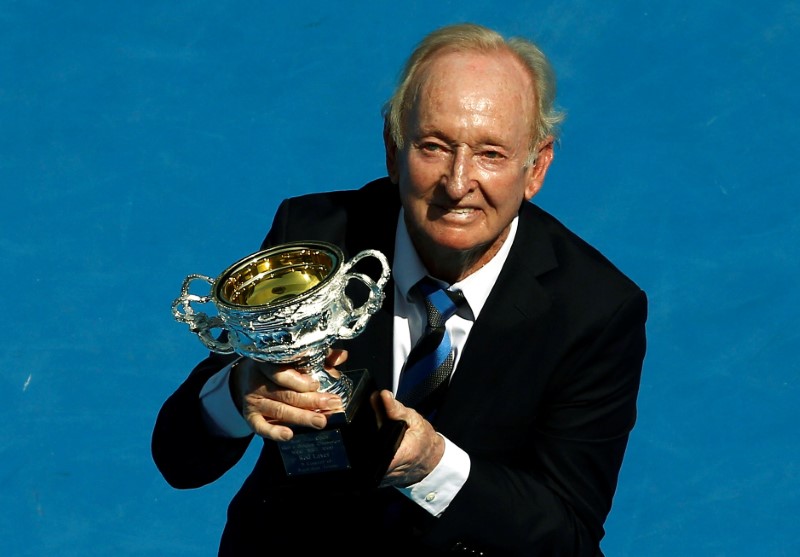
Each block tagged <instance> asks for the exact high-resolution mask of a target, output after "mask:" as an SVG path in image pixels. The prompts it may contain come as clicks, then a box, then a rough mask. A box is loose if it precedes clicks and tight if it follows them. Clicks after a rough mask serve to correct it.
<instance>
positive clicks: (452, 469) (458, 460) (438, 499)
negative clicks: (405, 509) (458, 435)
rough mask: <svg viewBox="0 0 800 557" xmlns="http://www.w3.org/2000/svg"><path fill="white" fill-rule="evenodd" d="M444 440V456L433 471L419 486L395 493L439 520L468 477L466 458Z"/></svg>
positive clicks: (443, 437)
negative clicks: (400, 494) (403, 496)
mask: <svg viewBox="0 0 800 557" xmlns="http://www.w3.org/2000/svg"><path fill="white" fill-rule="evenodd" d="M437 435H439V436H440V437H441V438H442V439H444V454H443V455H442V460H440V461H439V464H437V465H436V468H434V469H433V471H432V472H431V473H430V474H428V476H427V477H426V478H425V479H423V480H422V481H420V482H417V483H415V484H413V485H410V486H408V487H398V488H397V490H398V491H400V493H402V494H403V495H405V496H406V497H408V498H409V499H411V500H412V501H414V502H415V503H416V504H418V505H419V506H420V507H422V508H423V509H425V510H426V511H428V512H429V513H431V514H432V515H433V516H439V515H440V514H442V513H443V512H444V511H445V509H447V507H448V506H449V505H450V503H452V501H453V499H454V498H455V496H456V495H457V494H458V492H459V490H460V489H461V488H462V487H463V486H464V483H466V481H467V477H468V476H469V469H470V460H469V455H468V454H467V453H466V452H465V451H464V450H463V449H461V448H460V447H458V446H457V445H456V444H454V443H453V442H452V441H450V440H449V439H448V438H447V437H445V436H444V435H442V434H437Z"/></svg>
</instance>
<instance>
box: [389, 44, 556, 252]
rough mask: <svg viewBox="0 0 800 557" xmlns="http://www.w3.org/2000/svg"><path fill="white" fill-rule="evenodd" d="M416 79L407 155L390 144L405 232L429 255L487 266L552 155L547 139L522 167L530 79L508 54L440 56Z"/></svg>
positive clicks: (529, 114) (527, 132) (528, 123)
mask: <svg viewBox="0 0 800 557" xmlns="http://www.w3.org/2000/svg"><path fill="white" fill-rule="evenodd" d="M420 79H421V89H420V93H419V95H418V97H417V101H416V103H415V105H414V107H413V109H412V111H411V113H410V114H409V117H408V120H407V122H406V132H407V133H406V141H405V144H404V146H403V149H402V150H396V149H395V150H394V151H391V149H392V146H391V144H390V145H388V146H387V161H388V163H387V164H388V167H389V173H390V176H391V177H392V178H393V180H395V181H397V182H398V183H399V186H400V196H401V199H402V202H403V206H404V208H405V212H406V222H407V225H408V228H409V232H410V233H411V236H412V238H413V239H414V242H415V244H416V245H417V249H418V250H419V251H421V252H426V251H427V252H428V257H436V256H437V255H439V254H448V253H450V252H452V251H453V250H455V251H464V250H466V251H473V252H475V253H479V254H480V253H481V252H482V251H483V250H485V254H484V255H483V256H482V257H481V259H482V260H483V263H485V261H488V259H489V258H491V256H492V255H494V253H495V252H496V251H497V249H499V247H500V245H502V243H503V241H504V240H505V238H506V236H507V234H508V228H509V224H510V223H511V220H512V219H513V218H514V216H515V215H516V214H517V211H518V209H519V206H520V204H521V203H522V201H523V200H527V199H530V198H531V197H533V195H534V194H535V193H536V192H537V191H538V190H539V188H540V187H541V185H542V180H543V179H544V175H545V172H546V170H547V166H548V165H549V163H550V160H551V158H552V142H551V141H546V142H544V143H543V145H544V146H543V147H542V150H541V151H540V154H539V157H538V159H537V163H536V165H535V166H530V165H526V162H527V158H528V155H529V144H530V137H531V133H532V132H531V130H532V129H533V126H532V123H533V122H532V118H534V106H533V103H534V98H533V94H532V92H531V91H532V88H531V83H530V78H529V77H528V75H527V73H525V72H524V71H523V69H522V65H521V64H520V63H519V62H518V61H517V60H516V59H515V58H513V57H512V56H511V55H510V54H508V53H496V54H480V53H475V52H466V53H458V52H450V53H444V54H439V55H437V56H436V58H435V59H434V60H432V61H431V62H430V65H429V66H428V67H427V68H426V69H425V70H424V71H423V74H422V76H421V78H420ZM422 255H423V259H425V257H424V256H425V254H424V253H423V254H422ZM426 263H427V262H426Z"/></svg>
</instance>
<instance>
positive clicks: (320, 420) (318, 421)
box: [311, 414, 328, 429]
mask: <svg viewBox="0 0 800 557" xmlns="http://www.w3.org/2000/svg"><path fill="white" fill-rule="evenodd" d="M326 423H328V420H327V419H326V418H325V416H323V415H322V414H319V415H317V416H314V417H313V418H311V425H312V426H314V427H315V428H317V429H322V428H323V427H325V424H326Z"/></svg>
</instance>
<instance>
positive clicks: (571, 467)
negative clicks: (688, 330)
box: [429, 291, 647, 556]
mask: <svg viewBox="0 0 800 557" xmlns="http://www.w3.org/2000/svg"><path fill="white" fill-rule="evenodd" d="M646 313H647V302H646V297H645V295H644V293H643V292H642V291H638V292H637V293H635V294H634V295H633V296H631V297H629V298H628V299H627V300H626V301H625V302H624V303H623V304H622V305H621V306H620V307H619V309H618V310H617V311H616V312H615V313H614V315H613V316H612V317H611V318H610V319H609V320H608V321H607V323H606V324H605V326H604V328H603V329H602V330H600V331H592V333H591V334H590V335H586V338H587V339H591V340H585V341H584V343H583V345H573V346H572V347H571V348H570V349H569V350H567V351H565V353H564V354H563V359H562V361H561V362H560V363H559V364H558V368H559V369H558V370H557V372H556V373H554V374H553V380H552V381H551V384H549V385H548V387H547V392H546V394H545V395H544V396H543V400H544V401H545V402H544V403H543V405H542V406H541V410H540V411H539V412H538V415H537V416H536V417H535V420H534V424H533V426H532V427H530V428H527V429H525V430H524V431H523V430H520V431H518V432H517V433H518V434H519V435H520V440H519V441H520V443H521V444H522V445H523V446H524V448H522V449H521V451H519V452H518V454H517V455H516V456H515V457H514V458H511V459H497V458H492V457H491V456H487V457H484V456H481V455H474V454H471V459H472V467H471V471H470V476H469V479H468V480H467V482H466V484H465V485H464V487H463V488H462V490H461V491H460V492H459V494H458V495H457V496H456V497H455V499H454V500H453V502H452V504H451V505H450V507H449V508H448V509H447V510H446V511H445V512H444V513H443V515H442V516H441V517H440V518H439V519H438V520H436V521H435V524H434V525H433V526H432V529H431V531H430V533H429V535H430V536H431V540H434V541H435V543H437V544H439V545H441V546H443V547H448V546H452V544H453V543H454V541H456V540H458V541H459V542H463V543H464V544H465V546H468V547H473V548H478V549H486V550H487V554H491V550H501V551H502V554H504V555H505V554H508V555H570V556H572V555H575V556H582V555H587V556H594V555H601V553H598V547H599V542H600V539H601V538H602V537H603V534H604V531H603V523H604V522H605V519H606V517H607V515H608V513H609V511H610V509H611V502H612V498H613V495H614V492H615V490H616V485H617V478H618V474H619V470H620V467H621V465H622V459H623V454H624V452H625V448H626V445H627V442H628V437H629V433H630V431H631V429H632V428H633V425H634V422H635V420H636V399H637V395H638V390H639V384H640V377H641V370H642V363H643V359H644V354H645V320H646ZM465 532H469V535H468V537H467V538H466V539H465V538H464V536H463V534H464V533H465Z"/></svg>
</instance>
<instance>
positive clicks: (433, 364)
mask: <svg viewBox="0 0 800 557" xmlns="http://www.w3.org/2000/svg"><path fill="white" fill-rule="evenodd" d="M414 289H416V291H417V292H418V293H421V294H422V295H423V296H424V297H425V307H426V310H427V313H428V324H427V326H426V327H425V333H424V334H423V335H422V337H421V338H420V339H419V341H418V342H417V344H416V346H414V348H413V349H412V350H411V353H410V354H409V355H408V359H407V360H406V363H405V365H404V366H403V371H402V372H401V374H400V385H399V387H398V389H397V400H399V401H400V402H402V403H403V404H405V405H406V406H411V407H412V408H414V409H415V410H417V412H419V413H420V414H422V415H423V416H427V417H428V418H429V419H430V418H432V417H433V415H434V414H435V411H436V409H437V408H438V406H439V403H440V402H441V400H442V398H443V396H444V393H445V391H446V390H447V384H448V383H449V378H450V373H451V372H452V371H453V352H452V347H451V344H450V335H448V334H447V331H446V330H445V326H444V324H445V321H447V320H448V319H449V318H450V316H452V315H453V314H454V313H455V312H456V311H457V310H458V308H459V307H460V306H461V305H462V304H464V303H466V300H465V299H464V295H463V294H462V293H461V292H451V291H448V290H444V289H442V288H441V287H440V286H439V285H438V284H436V282H434V281H433V280H432V279H430V278H429V277H425V278H423V279H422V280H421V281H419V282H418V283H417V284H416V285H414Z"/></svg>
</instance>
